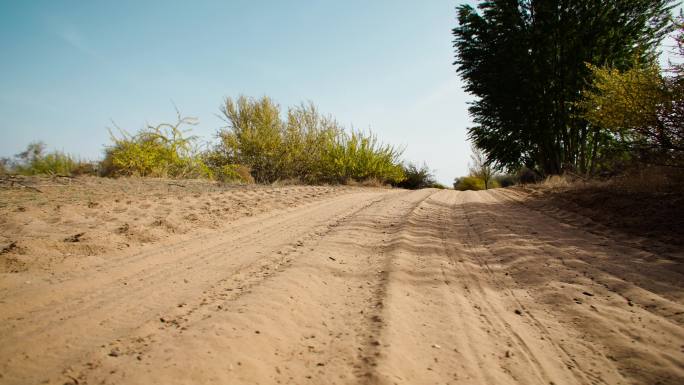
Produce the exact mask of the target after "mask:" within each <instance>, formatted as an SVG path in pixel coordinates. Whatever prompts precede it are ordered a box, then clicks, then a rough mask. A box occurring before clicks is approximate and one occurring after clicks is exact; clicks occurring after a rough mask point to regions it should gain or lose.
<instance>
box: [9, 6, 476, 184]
mask: <svg viewBox="0 0 684 385" xmlns="http://www.w3.org/2000/svg"><path fill="white" fill-rule="evenodd" d="M459 3H460V2H459V1H447V0H432V1H425V2H420V1H412V0H405V1H389V0H387V1H339V0H337V1H332V0H317V1H241V0H233V1H197V2H186V1H178V2H173V1H145V2H142V1H116V2H111V1H88V2H85V1H82V2H76V1H13V2H10V1H0V36H1V38H0V52H2V59H1V60H0V115H2V117H3V119H2V125H0V130H1V133H2V138H3V141H2V142H1V143H0V155H2V156H9V155H13V154H15V153H17V152H19V151H21V150H22V149H23V148H24V147H25V146H26V144H28V143H29V142H30V141H33V140H42V141H44V142H46V143H47V144H48V146H49V148H51V149H59V150H63V151H66V152H69V153H73V154H76V155H79V156H81V157H84V158H89V159H96V158H99V157H100V156H101V154H102V149H103V146H104V145H105V144H106V143H108V141H109V136H108V135H109V134H108V132H107V130H106V127H108V126H111V122H110V120H112V119H113V120H114V121H115V122H116V123H117V124H118V125H119V126H121V127H123V128H125V129H127V130H129V131H135V130H137V129H139V128H141V127H142V126H143V125H144V124H145V122H150V123H157V122H162V121H171V120H173V119H174V117H175V112H174V108H173V104H172V101H173V102H174V103H175V104H176V105H177V106H178V108H179V109H180V110H181V112H182V113H183V114H184V115H189V116H196V117H198V118H199V121H200V124H199V126H197V127H195V128H194V133H196V134H197V135H199V136H200V137H201V138H202V139H203V140H205V141H209V140H211V139H212V138H213V136H214V134H215V132H216V131H217V129H219V128H220V127H221V126H223V125H224V124H223V122H222V121H221V120H220V119H219V118H218V117H217V116H216V115H217V113H218V109H219V106H220V105H221V104H222V101H223V99H224V98H225V97H228V96H232V97H234V96H237V95H239V94H246V95H249V96H256V97H258V96H262V95H269V96H271V97H272V98H274V99H275V100H276V101H277V102H278V103H280V105H281V106H282V107H283V109H284V110H285V109H286V107H287V106H290V105H294V104H297V103H299V102H301V101H305V100H311V101H313V102H314V103H315V104H317V105H318V107H319V109H320V110H321V111H323V112H326V113H330V114H332V115H333V116H335V117H336V118H337V119H338V120H339V121H340V122H341V123H342V124H344V125H345V126H347V127H350V126H351V125H353V126H354V127H355V128H359V129H367V128H370V129H372V130H373V132H375V133H377V134H378V136H379V137H380V138H381V139H382V140H383V141H385V142H390V143H393V144H397V145H403V146H406V151H405V153H404V157H405V158H406V159H407V160H410V161H415V162H422V161H425V162H427V163H428V165H429V166H430V167H432V168H433V169H436V173H437V176H438V178H439V180H440V181H442V182H444V183H450V182H451V181H452V180H453V178H454V177H455V176H457V175H461V174H464V173H466V169H467V162H468V156H469V146H468V145H467V143H466V138H465V129H466V127H467V126H468V124H469V123H468V122H469V120H468V117H467V113H466V100H467V96H466V95H465V94H464V93H463V92H462V90H461V86H460V82H459V79H458V76H457V75H456V73H455V70H454V67H453V66H452V65H451V63H452V61H453V56H454V55H453V49H452V47H451V35H450V29H451V28H453V27H454V26H455V15H456V13H455V7H456V5H457V4H459Z"/></svg>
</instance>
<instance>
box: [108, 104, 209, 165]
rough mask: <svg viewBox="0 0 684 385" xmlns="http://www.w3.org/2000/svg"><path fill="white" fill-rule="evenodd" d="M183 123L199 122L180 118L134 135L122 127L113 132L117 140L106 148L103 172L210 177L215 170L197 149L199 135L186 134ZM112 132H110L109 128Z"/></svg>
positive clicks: (114, 138) (113, 137)
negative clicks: (208, 165)
mask: <svg viewBox="0 0 684 385" xmlns="http://www.w3.org/2000/svg"><path fill="white" fill-rule="evenodd" d="M183 124H196V122H195V120H194V119H192V118H180V117H179V119H178V122H177V123H176V124H175V125H171V124H167V123H162V124H160V125H158V126H148V127H146V128H145V129H143V130H141V131H140V132H138V133H137V134H135V135H130V134H128V133H127V132H125V131H124V130H119V131H120V132H121V136H120V137H117V136H115V135H114V134H112V135H111V138H112V141H113V142H114V144H113V145H112V146H110V147H109V148H107V149H106V151H105V159H104V160H103V161H102V164H101V172H102V174H103V175H105V176H121V175H129V176H130V175H134V176H143V177H145V176H147V177H171V178H203V177H211V176H212V170H210V169H209V167H207V165H206V164H204V162H203V161H202V158H201V157H200V156H199V155H198V154H197V152H196V151H195V150H194V143H195V141H196V137H194V136H189V137H185V136H184V134H185V133H184V132H183V131H182V130H181V129H180V127H181V125H183ZM110 133H111V132H110Z"/></svg>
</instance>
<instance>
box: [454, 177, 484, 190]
mask: <svg viewBox="0 0 684 385" xmlns="http://www.w3.org/2000/svg"><path fill="white" fill-rule="evenodd" d="M484 189H485V184H484V181H483V180H482V179H480V178H477V177H474V176H464V177H462V178H459V179H458V180H457V181H456V182H455V183H454V190H460V191H466V190H476V191H477V190H484Z"/></svg>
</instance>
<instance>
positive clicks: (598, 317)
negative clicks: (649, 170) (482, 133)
mask: <svg viewBox="0 0 684 385" xmlns="http://www.w3.org/2000/svg"><path fill="white" fill-rule="evenodd" d="M75 183H82V184H80V185H71V186H53V187H41V188H40V190H41V191H42V192H41V193H38V192H35V191H16V190H11V191H10V190H7V191H5V190H3V191H2V194H4V195H3V201H2V202H3V206H2V207H1V208H0V209H1V210H2V212H1V214H2V223H0V226H1V228H2V237H3V242H4V244H5V246H3V247H4V249H3V250H4V251H3V252H2V255H1V258H2V262H3V265H4V267H3V268H4V270H3V272H2V273H1V275H0V321H1V322H0V383H3V384H26V383H54V384H64V383H70V384H101V383H102V384H121V383H126V384H150V383H165V384H173V383H177V384H186V383H208V384H209V383H211V384H277V383H280V384H360V383H361V384H547V385H548V384H557V385H558V384H634V383H639V384H641V383H644V384H645V383H650V384H655V383H660V384H681V383H682V382H684V280H683V279H682V275H683V273H684V272H683V271H682V267H681V258H682V254H681V253H679V254H677V253H670V254H662V255H661V254H654V253H653V252H652V251H649V250H652V248H649V247H646V246H647V245H645V244H644V242H643V241H640V242H629V241H627V240H625V239H624V238H623V237H621V236H619V234H616V233H614V232H612V231H610V230H609V229H605V228H603V227H602V226H599V225H593V224H592V222H591V221H590V220H588V219H587V218H586V217H583V216H581V215H579V214H577V213H571V212H564V211H562V210H559V209H557V208H552V207H543V206H540V205H538V204H537V205H530V204H527V203H526V202H527V201H526V200H527V199H529V197H528V195H527V193H526V192H525V191H523V190H515V189H506V190H490V191H487V192H455V191H446V190H444V191H439V190H430V189H429V190H419V191H413V192H411V191H403V190H388V189H370V188H366V189H364V188H351V187H302V186H290V187H288V186H286V187H236V188H219V187H207V185H201V184H198V185H190V184H188V185H184V186H183V187H179V186H173V185H169V184H168V183H169V182H163V181H157V182H149V183H150V185H144V183H145V182H140V181H117V182H98V181H92V180H91V181H85V182H75ZM98 183H105V185H97V184H98ZM125 184H128V185H129V186H125ZM122 186H124V187H122ZM79 234H81V235H79ZM12 245H13V246H12Z"/></svg>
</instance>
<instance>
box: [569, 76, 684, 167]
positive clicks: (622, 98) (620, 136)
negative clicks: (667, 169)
mask: <svg viewBox="0 0 684 385" xmlns="http://www.w3.org/2000/svg"><path fill="white" fill-rule="evenodd" d="M591 70H592V73H593V75H594V76H593V77H594V80H593V87H592V88H590V89H588V90H587V91H586V92H585V93H584V98H583V99H582V100H581V101H580V102H579V103H578V105H579V106H580V107H581V108H582V113H583V117H584V118H585V119H586V120H587V121H588V122H589V123H590V124H591V125H593V126H597V127H602V128H605V129H607V130H609V132H610V133H611V134H612V135H613V136H614V137H615V138H616V140H618V141H619V142H620V143H622V144H624V145H625V146H626V147H628V148H629V149H630V150H631V153H633V154H637V155H641V156H646V157H649V158H652V157H653V156H658V157H659V158H664V159H661V161H665V162H669V161H671V160H673V159H672V158H673V157H677V156H681V154H682V153H683V152H684V127H682V122H683V121H682V119H681V118H682V115H681V109H682V103H683V101H684V99H683V98H682V97H683V96H684V95H682V93H681V90H682V89H681V87H678V80H677V79H668V78H666V77H664V76H662V75H661V70H660V68H659V67H658V66H657V65H655V64H652V65H648V66H645V67H633V68H630V69H628V70H625V71H620V70H618V69H616V68H611V67H595V66H591Z"/></svg>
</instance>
